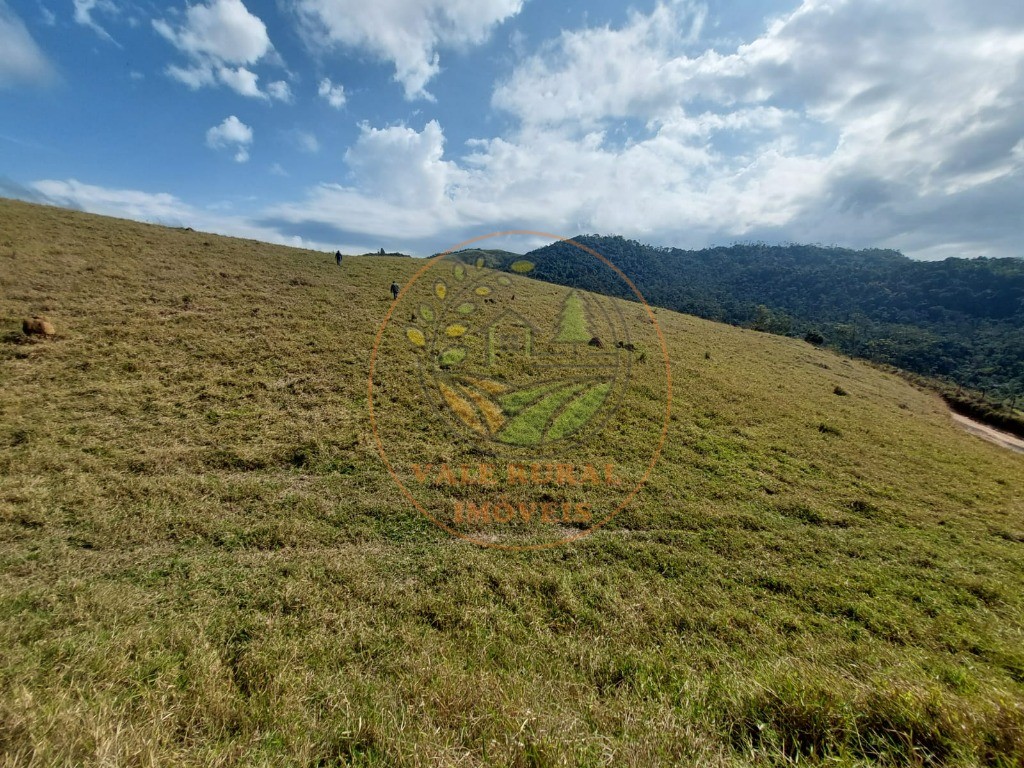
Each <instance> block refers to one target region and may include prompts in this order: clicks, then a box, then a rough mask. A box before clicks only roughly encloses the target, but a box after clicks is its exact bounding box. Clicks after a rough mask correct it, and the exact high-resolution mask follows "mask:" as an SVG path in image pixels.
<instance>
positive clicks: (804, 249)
mask: <svg viewBox="0 0 1024 768" xmlns="http://www.w3.org/2000/svg"><path fill="white" fill-rule="evenodd" d="M574 239H575V240H576V241H577V242H579V243H580V244H582V245H586V246H588V247H590V248H593V249H594V250H595V251H597V252H598V253H600V254H602V255H603V256H605V257H606V258H607V259H609V260H610V261H611V262H612V263H613V264H615V265H616V266H617V267H619V268H620V269H621V270H622V271H623V272H624V273H625V274H626V275H627V276H629V278H630V279H631V280H633V281H634V283H635V284H636V285H637V287H638V288H639V289H640V291H641V292H642V293H643V294H644V296H645V297H646V299H647V300H648V302H649V303H650V304H652V305H654V306H660V307H666V308H668V309H673V310H678V311H680V312H686V313H689V314H694V315H698V316H700V317H705V318H709V319H712V320H719V321H722V322H726V323H732V324H736V325H745V326H748V327H751V328H756V329H758V330H763V331H768V332H771V333H777V334H785V335H794V336H804V337H807V338H808V339H809V340H812V341H814V342H816V343H823V344H825V345H827V346H830V347H833V348H836V349H838V350H840V351H842V352H845V353H847V354H851V355H856V356H860V357H864V358H867V359H870V360H874V361H877V362H881V363H888V364H891V365H895V366H898V367H900V368H903V369H906V370H909V371H913V372H916V373H921V374H924V375H928V376H937V377H943V378H948V379H951V380H953V381H956V382H958V383H961V384H963V385H965V386H968V387H971V388H975V389H979V390H982V391H986V392H988V393H989V394H990V395H993V396H995V397H998V398H1003V397H1012V396H1014V395H1017V396H1024V260H1021V259H985V258H978V259H946V260H945V261H938V262H926V261H914V260H912V259H909V258H907V257H906V256H903V255H902V254H900V253H898V252H896V251H890V250H877V249H869V250H861V251H854V250H849V249H845V248H831V247H820V246H812V245H784V246H769V245H763V244H746V245H733V246H729V247H717V248H706V249H704V250H700V251H684V250H680V249H677V248H661V247H655V246H650V245H644V244H642V243H639V242H636V241H634V240H626V239H624V238H622V237H602V236H598V235H581V236H579V237H576V238H574ZM474 253H480V252H474ZM467 255H468V254H467ZM485 258H486V259H487V261H488V263H489V264H490V265H491V266H495V267H499V268H508V267H509V265H510V264H511V263H512V260H513V259H512V257H511V256H504V257H502V258H498V257H495V256H494V255H492V254H486V255H485ZM526 258H527V259H529V260H530V261H532V262H534V263H535V267H534V270H533V271H532V273H531V275H532V276H534V277H537V278H540V279H543V280H549V281H552V282H556V283H562V284H565V285H574V286H578V287H580V288H586V289H589V290H593V291H600V292H602V293H606V294H611V295H615V296H622V297H625V298H634V297H633V296H632V295H631V294H630V292H629V290H628V288H627V287H626V286H625V285H624V284H623V283H622V282H621V281H618V280H611V279H609V278H610V277H611V273H610V272H609V270H607V269H605V268H603V267H602V265H600V264H599V263H598V262H597V261H596V260H595V259H593V258H592V257H590V256H588V255H587V254H586V253H584V252H583V251H581V250H580V249H578V248H575V247H574V246H572V245H568V244H566V243H563V242H556V243H553V244H551V245H548V246H545V247H543V248H540V249H538V250H535V251H532V252H531V253H529V254H527V255H526Z"/></svg>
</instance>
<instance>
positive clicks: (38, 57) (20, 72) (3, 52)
mask: <svg viewBox="0 0 1024 768" xmlns="http://www.w3.org/2000/svg"><path fill="white" fill-rule="evenodd" d="M54 77H55V73H54V69H53V65H51V64H50V62H49V60H48V59H47V58H46V56H45V55H44V54H43V52H42V51H41V50H40V49H39V46H38V45H36V41H35V40H33V39H32V35H30V34H29V33H28V30H27V29H26V28H25V24H24V23H23V22H22V20H21V19H20V18H19V17H18V16H17V15H15V13H14V11H12V10H11V9H10V8H8V6H7V3H5V2H3V0H0V88H9V87H12V86H14V85H19V84H26V85H45V84H47V83H49V82H51V81H52V80H53V79H54Z"/></svg>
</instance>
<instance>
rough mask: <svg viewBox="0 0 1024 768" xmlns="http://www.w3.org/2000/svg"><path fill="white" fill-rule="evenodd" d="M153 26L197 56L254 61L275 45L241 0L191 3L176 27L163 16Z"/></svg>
mask: <svg viewBox="0 0 1024 768" xmlns="http://www.w3.org/2000/svg"><path fill="white" fill-rule="evenodd" d="M78 1H79V2H89V1H91V0H78ZM153 27H154V29H156V31H157V32H159V33H160V34H161V35H162V36H163V37H165V38H166V39H167V40H168V41H170V43H171V44H173V45H174V46H175V47H176V48H177V49H178V50H180V51H182V52H183V53H186V54H188V55H189V56H192V57H195V58H198V59H212V60H214V61H222V62H226V63H228V64H255V63H256V62H257V61H259V60H260V59H262V58H263V57H264V56H265V55H267V53H268V52H269V51H270V50H271V48H272V46H271V44H270V37H269V35H267V27H266V25H265V24H264V23H263V22H262V21H261V20H260V18H259V17H258V16H254V15H253V14H251V13H249V10H248V9H247V8H246V7H245V5H244V4H243V3H242V1H241V0H211V2H210V3H209V4H206V5H203V4H199V5H191V6H189V7H188V10H187V11H186V12H185V20H184V23H182V24H181V25H179V26H178V27H177V28H175V27H174V26H172V25H171V24H170V23H169V22H167V21H164V20H162V19H154V20H153Z"/></svg>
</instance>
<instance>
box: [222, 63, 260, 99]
mask: <svg viewBox="0 0 1024 768" xmlns="http://www.w3.org/2000/svg"><path fill="white" fill-rule="evenodd" d="M217 79H218V80H220V81H221V82H222V83H224V85H226V86H228V87H229V88H230V89H231V90H233V91H234V92H235V93H237V94H239V95H241V96H249V97H250V98H256V99H266V98H269V97H268V96H267V95H266V94H265V93H263V92H262V91H261V90H260V87H259V85H257V81H258V80H259V79H260V78H259V75H257V74H256V73H255V72H250V71H249V70H248V69H246V68H245V67H237V68H236V69H231V68H230V67H219V68H218V69H217Z"/></svg>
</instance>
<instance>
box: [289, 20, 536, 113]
mask: <svg viewBox="0 0 1024 768" xmlns="http://www.w3.org/2000/svg"><path fill="white" fill-rule="evenodd" d="M522 5H523V0H458V1H456V2H453V1H452V0H374V2H369V3H368V2H365V0H298V2H297V4H296V8H297V11H298V14H299V17H300V19H301V21H302V23H303V27H304V29H305V31H306V34H307V38H308V39H309V40H310V41H311V42H312V43H313V44H314V45H317V46H319V47H331V46H335V45H340V46H343V47H346V48H350V49H357V50H361V51H366V52H368V53H370V54H371V55H373V56H375V57H377V58H378V59H380V60H382V61H386V62H390V63H392V64H394V67H395V80H396V81H397V82H399V83H401V84H402V87H403V88H404V90H405V97H406V98H407V99H416V98H430V94H429V93H427V91H426V85H427V83H428V82H429V81H430V80H431V79H432V78H433V77H434V76H435V75H436V74H437V73H438V72H439V71H440V66H441V65H440V54H439V53H438V50H439V49H440V48H442V47H466V46H470V45H479V44H480V43H483V42H484V41H485V40H486V39H487V38H488V36H489V35H490V33H491V30H492V29H493V28H494V27H495V26H496V25H497V24H500V23H501V22H502V21H504V20H506V19H508V18H510V17H512V16H515V15H516V14H517V13H519V10H520V8H522Z"/></svg>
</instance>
